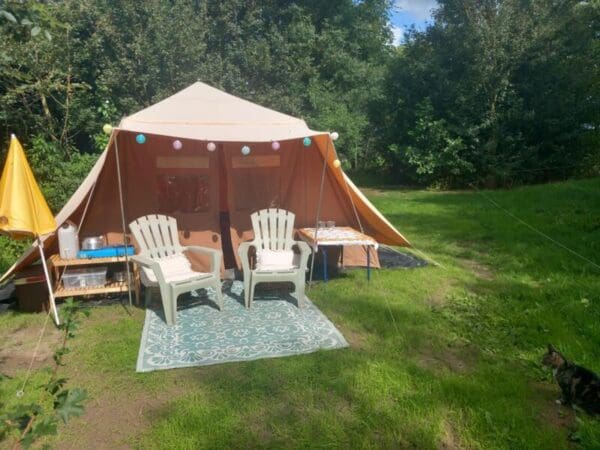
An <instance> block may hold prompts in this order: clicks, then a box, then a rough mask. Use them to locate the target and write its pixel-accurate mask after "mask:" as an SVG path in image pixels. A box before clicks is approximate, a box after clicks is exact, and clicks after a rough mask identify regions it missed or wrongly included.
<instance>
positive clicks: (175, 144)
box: [173, 139, 183, 150]
mask: <svg viewBox="0 0 600 450" xmlns="http://www.w3.org/2000/svg"><path fill="white" fill-rule="evenodd" d="M182 148H183V144H182V143H181V141H180V140H179V139H177V140H176V141H173V149H175V150H181V149H182Z"/></svg>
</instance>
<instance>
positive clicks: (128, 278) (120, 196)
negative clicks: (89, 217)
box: [115, 135, 132, 307]
mask: <svg viewBox="0 0 600 450" xmlns="http://www.w3.org/2000/svg"><path fill="white" fill-rule="evenodd" d="M115 158H116V159H117V181H118V185H119V203H120V205H121V225H122V226H123V244H124V245H125V266H126V268H127V295H128V296H129V306H130V307H131V306H132V301H131V273H130V272H131V271H130V270H129V255H128V254H127V245H128V244H127V228H126V225H125V206H124V205H123V185H122V182H121V163H120V161H119V139H118V138H117V135H115Z"/></svg>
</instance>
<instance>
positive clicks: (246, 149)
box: [242, 145, 250, 156]
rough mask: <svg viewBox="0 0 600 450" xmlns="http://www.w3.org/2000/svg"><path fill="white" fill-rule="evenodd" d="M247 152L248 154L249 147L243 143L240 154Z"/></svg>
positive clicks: (245, 154) (246, 154)
mask: <svg viewBox="0 0 600 450" xmlns="http://www.w3.org/2000/svg"><path fill="white" fill-rule="evenodd" d="M249 154H250V147H248V146H247V145H244V146H243V147H242V155H244V156H248V155H249Z"/></svg>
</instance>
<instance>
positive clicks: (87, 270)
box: [62, 266, 107, 289]
mask: <svg viewBox="0 0 600 450" xmlns="http://www.w3.org/2000/svg"><path fill="white" fill-rule="evenodd" d="M106 272H107V266H94V267H82V268H75V269H69V268H67V270H65V273H64V274H63V276H62V282H63V286H64V287H65V289H79V288H87V287H90V288H91V287H103V286H104V285H106Z"/></svg>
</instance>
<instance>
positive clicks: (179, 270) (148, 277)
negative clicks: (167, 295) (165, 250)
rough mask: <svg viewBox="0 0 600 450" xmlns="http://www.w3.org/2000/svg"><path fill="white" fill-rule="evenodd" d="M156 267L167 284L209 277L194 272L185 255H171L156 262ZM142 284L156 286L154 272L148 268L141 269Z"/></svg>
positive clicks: (202, 273)
mask: <svg viewBox="0 0 600 450" xmlns="http://www.w3.org/2000/svg"><path fill="white" fill-rule="evenodd" d="M157 261H158V265H159V266H160V269H161V271H162V273H163V276H164V277H165V281H166V282H167V283H173V282H177V281H184V280H189V279H191V278H196V277H200V276H203V275H210V274H207V273H204V272H196V271H194V270H192V265H191V264H190V261H189V260H188V259H187V258H186V257H185V255H171V256H166V257H164V258H160V259H158V260H157ZM141 275H142V282H143V283H144V285H146V286H147V285H151V284H156V283H157V282H158V281H157V280H156V275H154V271H153V270H152V269H149V268H148V267H142V273H141Z"/></svg>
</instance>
